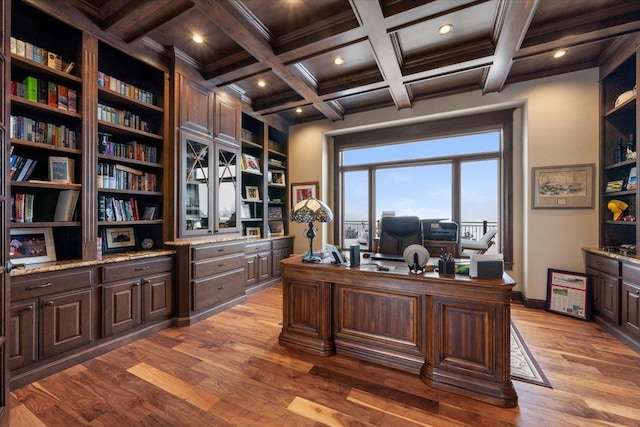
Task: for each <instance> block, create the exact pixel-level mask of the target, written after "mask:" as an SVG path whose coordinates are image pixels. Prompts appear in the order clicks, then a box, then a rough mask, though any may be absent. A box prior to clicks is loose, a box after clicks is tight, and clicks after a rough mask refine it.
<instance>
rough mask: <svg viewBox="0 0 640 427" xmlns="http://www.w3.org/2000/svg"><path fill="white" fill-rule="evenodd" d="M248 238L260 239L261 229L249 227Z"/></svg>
mask: <svg viewBox="0 0 640 427" xmlns="http://www.w3.org/2000/svg"><path fill="white" fill-rule="evenodd" d="M246 233H247V236H249V237H257V238H260V237H261V235H260V227H247V231H246Z"/></svg>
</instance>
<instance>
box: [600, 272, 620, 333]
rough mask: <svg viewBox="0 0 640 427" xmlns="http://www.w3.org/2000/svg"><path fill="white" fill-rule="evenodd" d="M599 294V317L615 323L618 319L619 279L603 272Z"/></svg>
mask: <svg viewBox="0 0 640 427" xmlns="http://www.w3.org/2000/svg"><path fill="white" fill-rule="evenodd" d="M601 295H602V301H601V308H602V310H601V311H600V315H601V317H603V318H605V319H607V320H610V321H611V322H613V323H614V324H616V325H617V324H618V322H619V321H620V279H619V278H617V277H613V276H609V275H608V274H603V275H602V293H601Z"/></svg>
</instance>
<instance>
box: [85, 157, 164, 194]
mask: <svg viewBox="0 0 640 427" xmlns="http://www.w3.org/2000/svg"><path fill="white" fill-rule="evenodd" d="M96 185H97V187H98V188H103V189H104V188H106V189H114V190H133V191H158V177H157V175H156V174H155V173H149V172H143V171H141V170H139V169H135V168H132V167H129V166H126V165H121V164H119V163H115V164H114V163H98V179H97V184H96Z"/></svg>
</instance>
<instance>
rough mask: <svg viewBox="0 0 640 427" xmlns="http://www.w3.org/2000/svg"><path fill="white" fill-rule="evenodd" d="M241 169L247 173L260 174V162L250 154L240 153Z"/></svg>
mask: <svg viewBox="0 0 640 427" xmlns="http://www.w3.org/2000/svg"><path fill="white" fill-rule="evenodd" d="M242 169H243V170H246V171H249V172H258V173H260V172H261V171H260V161H259V160H258V158H257V157H255V156H252V155H251V154H247V153H242Z"/></svg>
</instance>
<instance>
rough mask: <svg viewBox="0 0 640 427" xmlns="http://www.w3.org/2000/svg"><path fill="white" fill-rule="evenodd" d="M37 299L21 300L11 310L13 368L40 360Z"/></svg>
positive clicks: (11, 361)
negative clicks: (37, 339)
mask: <svg viewBox="0 0 640 427" xmlns="http://www.w3.org/2000/svg"><path fill="white" fill-rule="evenodd" d="M37 314H38V312H37V310H36V301H35V300H32V301H27V302H21V303H18V304H13V305H12V306H11V310H10V315H9V316H10V321H9V329H10V333H9V336H10V337H11V341H10V343H9V345H10V347H9V352H10V354H9V364H10V367H11V369H17V368H20V367H22V366H25V365H28V364H30V363H33V362H35V361H36V360H38V354H37V344H36V336H37V334H36V325H37V322H36V316H37Z"/></svg>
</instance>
